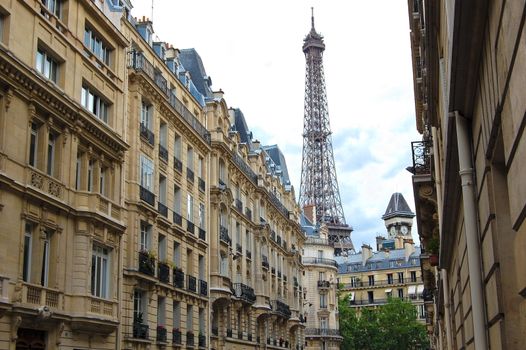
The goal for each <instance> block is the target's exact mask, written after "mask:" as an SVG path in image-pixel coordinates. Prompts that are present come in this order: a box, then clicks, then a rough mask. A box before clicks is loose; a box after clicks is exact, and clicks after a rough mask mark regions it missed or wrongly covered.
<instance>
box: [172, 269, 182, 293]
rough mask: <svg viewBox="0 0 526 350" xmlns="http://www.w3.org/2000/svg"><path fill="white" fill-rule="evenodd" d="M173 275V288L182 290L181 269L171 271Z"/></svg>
mask: <svg viewBox="0 0 526 350" xmlns="http://www.w3.org/2000/svg"><path fill="white" fill-rule="evenodd" d="M173 275H174V287H176V288H181V289H182V288H184V272H183V270H181V269H177V268H175V269H173Z"/></svg>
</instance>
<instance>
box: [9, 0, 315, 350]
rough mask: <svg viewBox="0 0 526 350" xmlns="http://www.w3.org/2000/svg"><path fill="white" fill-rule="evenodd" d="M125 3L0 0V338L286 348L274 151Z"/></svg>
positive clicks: (297, 327)
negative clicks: (131, 13) (132, 14)
mask: <svg viewBox="0 0 526 350" xmlns="http://www.w3.org/2000/svg"><path fill="white" fill-rule="evenodd" d="M116 3H118V5H116ZM130 9H131V4H130V3H129V2H128V1H119V2H116V1H109V0H104V1H99V0H97V1H75V0H68V1H61V0H46V1H39V0H31V1H11V2H7V1H1V2H0V69H1V71H2V73H1V74H0V85H1V89H0V223H2V227H3V229H2V230H1V231H0V237H1V239H2V241H3V243H2V244H1V245H0V253H1V254H0V258H1V259H0V262H1V267H0V348H5V349H17V348H31V349H55V348H60V347H68V348H75V349H88V348H89V349H115V348H120V349H147V348H148V349H152V348H159V349H161V348H166V347H168V346H170V347H173V348H215V349H219V348H227V347H233V348H238V349H246V348H260V347H267V348H276V349H279V348H287V347H288V348H296V349H300V348H303V341H304V334H303V328H304V324H303V323H302V321H303V318H302V315H303V304H304V303H303V296H304V294H303V292H304V290H303V289H302V283H301V280H302V271H303V265H302V262H301V257H300V252H301V249H302V247H303V243H304V240H305V237H304V235H303V233H302V231H301V227H300V225H299V214H300V212H299V208H298V207H297V204H296V203H295V199H294V190H293V188H292V186H291V185H290V180H289V178H288V172H287V167H286V163H285V159H284V157H283V154H282V153H281V152H280V151H279V148H278V147H277V146H267V147H264V146H261V145H260V144H259V142H258V141H254V140H253V139H252V135H251V133H250V132H249V129H248V127H247V125H246V121H245V120H244V117H243V116H242V114H241V112H240V111H239V110H234V109H228V107H227V105H226V102H225V100H224V99H223V98H222V92H221V91H220V92H212V90H211V79H210V78H209V77H208V76H206V73H205V71H204V67H203V65H202V62H201V59H200V58H199V55H197V53H196V52H195V50H192V49H190V50H178V49H175V48H173V47H172V46H171V45H169V44H167V43H165V42H157V41H154V40H153V39H154V35H153V33H154V32H153V27H152V25H153V24H152V22H151V21H149V20H148V19H146V18H142V19H139V20H136V19H134V18H131V17H130ZM12 248H15V249H12ZM210 330H211V331H210Z"/></svg>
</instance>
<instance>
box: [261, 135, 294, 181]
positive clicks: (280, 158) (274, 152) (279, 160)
mask: <svg viewBox="0 0 526 350" xmlns="http://www.w3.org/2000/svg"><path fill="white" fill-rule="evenodd" d="M263 149H264V150H265V152H267V154H268V155H269V157H270V158H271V159H272V160H273V161H274V164H276V166H277V167H278V170H281V179H282V181H283V184H285V185H290V178H289V171H288V169H287V162H286V161H285V156H284V155H283V153H281V150H280V149H279V147H278V145H272V146H263Z"/></svg>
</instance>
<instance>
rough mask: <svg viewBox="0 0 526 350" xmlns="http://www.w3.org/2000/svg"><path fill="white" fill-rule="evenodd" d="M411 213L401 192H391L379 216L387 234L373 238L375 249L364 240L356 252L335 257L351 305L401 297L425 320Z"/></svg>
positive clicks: (375, 304)
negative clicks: (375, 243)
mask: <svg viewBox="0 0 526 350" xmlns="http://www.w3.org/2000/svg"><path fill="white" fill-rule="evenodd" d="M414 216H415V214H414V213H413V212H412V211H411V209H410V208H409V206H408V205H407V202H406V200H405V199H404V197H403V195H402V194H401V193H394V194H393V195H392V196H391V199H390V201H389V204H388V206H387V209H386V211H385V214H384V215H383V216H382V218H383V219H384V222H385V228H386V230H387V234H388V237H387V238H386V237H382V236H379V237H377V238H376V242H377V246H376V251H373V249H372V247H370V246H369V245H366V244H364V245H362V249H361V251H360V252H359V253H357V254H352V255H349V256H348V257H341V258H339V259H338V262H339V267H338V279H339V283H341V284H342V285H343V291H345V294H346V295H347V298H348V300H349V303H350V306H351V307H352V308H356V309H361V308H363V307H381V306H382V305H384V304H385V303H387V301H388V299H389V298H400V299H404V300H407V301H410V302H411V303H412V304H414V305H415V308H416V310H417V317H418V319H419V320H420V321H421V322H425V317H426V312H425V306H424V284H423V281H422V275H421V268H420V248H419V247H415V246H414V243H413V240H412V238H411V228H412V225H413V217H414Z"/></svg>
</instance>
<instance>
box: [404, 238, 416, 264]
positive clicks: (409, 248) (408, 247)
mask: <svg viewBox="0 0 526 350" xmlns="http://www.w3.org/2000/svg"><path fill="white" fill-rule="evenodd" d="M414 252H415V242H413V240H412V239H404V256H405V261H409V256H411V254H413V253H414Z"/></svg>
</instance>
